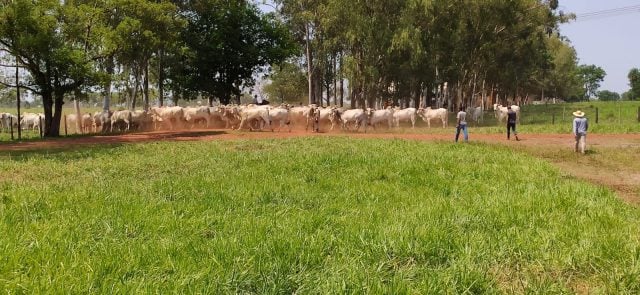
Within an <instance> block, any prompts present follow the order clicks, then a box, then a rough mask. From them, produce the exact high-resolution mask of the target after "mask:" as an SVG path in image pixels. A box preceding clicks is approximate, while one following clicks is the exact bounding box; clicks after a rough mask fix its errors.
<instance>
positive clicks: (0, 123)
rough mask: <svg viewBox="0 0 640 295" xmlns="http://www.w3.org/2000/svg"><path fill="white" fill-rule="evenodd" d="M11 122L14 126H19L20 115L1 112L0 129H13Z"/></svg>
mask: <svg viewBox="0 0 640 295" xmlns="http://www.w3.org/2000/svg"><path fill="white" fill-rule="evenodd" d="M11 124H13V127H15V128H17V127H18V117H16V116H14V115H12V114H10V113H0V131H1V130H7V131H9V130H10V129H11Z"/></svg>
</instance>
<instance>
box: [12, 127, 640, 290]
mask: <svg viewBox="0 0 640 295" xmlns="http://www.w3.org/2000/svg"><path fill="white" fill-rule="evenodd" d="M639 226H640V212H638V210H637V209H634V208H632V207H630V206H627V205H625V204H623V203H622V202H621V201H619V200H618V199H617V198H616V197H615V195H614V194H613V193H611V192H610V191H609V190H607V189H604V188H600V187H595V186H593V185H590V184H587V183H585V182H583V181H579V180H576V179H574V178H572V177H570V176H567V175H565V174H562V173H560V172H559V171H558V170H556V169H554V168H552V167H551V166H550V164H547V163H546V162H544V161H542V160H537V159H534V158H532V157H531V156H528V155H527V154H525V153H523V152H516V151H512V150H509V149H507V148H503V147H495V146H489V145H483V144H460V145H453V144H449V143H424V142H413V141H403V140H355V139H349V138H307V139H290V140H260V141H224V142H188V143H166V142H165V143H151V144H135V145H122V146H119V145H112V146H101V147H95V148H87V149H82V150H75V151H71V150H70V151H64V150H62V151H38V152H35V151H32V152H19V153H16V152H12V153H9V152H2V153H0V232H2V233H3V234H2V235H0V290H5V291H7V292H9V293H86V292H97V293H110V294H111V293H133V292H149V293H151V292H154V293H159V292H162V293H168V292H189V293H195V292H199V293H259V294H264V293H268V294H275V293H278V294H282V293H294V292H296V293H392V294H397V293H465V292H466V293H503V292H506V293H511V292H517V293H521V292H536V293H563V292H583V293H584V292H595V293H628V294H637V293H638V292H640V240H639V239H640V232H638V228H639Z"/></svg>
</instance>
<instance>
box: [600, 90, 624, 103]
mask: <svg viewBox="0 0 640 295" xmlns="http://www.w3.org/2000/svg"><path fill="white" fill-rule="evenodd" d="M598 100H602V101H609V100H620V94H619V93H617V92H613V91H609V90H602V91H598Z"/></svg>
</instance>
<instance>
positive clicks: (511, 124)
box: [507, 106, 520, 141]
mask: <svg viewBox="0 0 640 295" xmlns="http://www.w3.org/2000/svg"><path fill="white" fill-rule="evenodd" d="M517 119H518V113H516V111H514V110H512V109H511V106H508V107H507V140H511V130H512V129H513V135H514V136H515V137H516V140H517V141H520V138H518V132H517V131H516V122H517V121H518V120H517Z"/></svg>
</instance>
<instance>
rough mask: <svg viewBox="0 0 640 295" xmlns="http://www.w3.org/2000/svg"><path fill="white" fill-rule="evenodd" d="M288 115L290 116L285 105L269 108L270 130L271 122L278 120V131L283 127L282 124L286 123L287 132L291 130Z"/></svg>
mask: <svg viewBox="0 0 640 295" xmlns="http://www.w3.org/2000/svg"><path fill="white" fill-rule="evenodd" d="M289 116H290V113H289V107H288V106H286V105H285V106H280V107H275V108H269V117H271V123H272V125H271V131H273V123H274V122H279V123H280V124H278V131H280V129H281V128H282V127H284V125H287V126H288V127H289V132H291V121H290V118H289Z"/></svg>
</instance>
